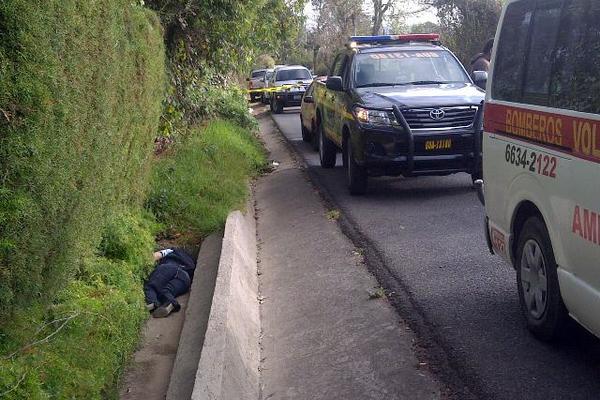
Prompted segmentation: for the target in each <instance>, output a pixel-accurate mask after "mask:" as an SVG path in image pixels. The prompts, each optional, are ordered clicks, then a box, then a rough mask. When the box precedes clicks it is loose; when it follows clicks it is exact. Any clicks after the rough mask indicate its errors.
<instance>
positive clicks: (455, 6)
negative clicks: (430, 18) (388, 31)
mask: <svg viewBox="0 0 600 400" xmlns="http://www.w3.org/2000/svg"><path fill="white" fill-rule="evenodd" d="M423 3H424V4H426V5H430V6H432V7H435V8H436V10H437V16H438V18H439V20H440V26H441V29H442V34H443V39H444V42H445V43H446V44H447V45H448V46H449V47H450V48H452V50H454V52H455V53H456V54H457V56H458V57H459V58H460V59H461V61H463V63H465V64H468V63H469V61H470V59H471V57H472V56H473V55H474V54H476V53H478V52H479V51H481V48H482V46H483V45H484V43H485V42H486V41H487V40H488V39H489V38H491V37H493V36H494V34H495V33H496V27H497V25H498V20H499V18H500V11H501V8H502V3H503V1H502V0H424V1H423Z"/></svg>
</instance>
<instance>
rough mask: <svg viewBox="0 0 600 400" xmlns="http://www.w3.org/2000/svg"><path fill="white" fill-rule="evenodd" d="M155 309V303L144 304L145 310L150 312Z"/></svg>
mask: <svg viewBox="0 0 600 400" xmlns="http://www.w3.org/2000/svg"><path fill="white" fill-rule="evenodd" d="M155 309H156V304H154V303H148V304H146V310H148V311H150V312H152V311H154V310H155Z"/></svg>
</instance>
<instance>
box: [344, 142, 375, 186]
mask: <svg viewBox="0 0 600 400" xmlns="http://www.w3.org/2000/svg"><path fill="white" fill-rule="evenodd" d="M344 147H345V148H344V149H343V150H344V152H345V157H344V160H345V161H346V162H345V164H346V180H347V182H348V190H349V191H350V194H351V195H352V196H360V195H363V194H365V193H367V187H368V180H369V177H368V175H367V169H366V168H365V167H364V166H362V165H358V164H357V163H356V160H355V159H354V154H353V152H352V143H351V141H350V139H347V140H346V142H345V143H344Z"/></svg>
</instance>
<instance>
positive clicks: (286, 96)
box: [272, 90, 305, 107]
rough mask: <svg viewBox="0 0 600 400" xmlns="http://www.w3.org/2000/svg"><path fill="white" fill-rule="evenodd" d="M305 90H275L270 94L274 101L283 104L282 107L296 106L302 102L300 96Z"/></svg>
mask: <svg viewBox="0 0 600 400" xmlns="http://www.w3.org/2000/svg"><path fill="white" fill-rule="evenodd" d="M304 92H305V90H296V91H285V92H275V93H274V94H273V95H272V96H273V98H274V99H275V101H278V102H280V103H282V104H283V106H284V107H297V106H299V105H301V104H302V97H303V96H304Z"/></svg>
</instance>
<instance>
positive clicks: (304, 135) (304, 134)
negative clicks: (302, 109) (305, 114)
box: [300, 114, 312, 143]
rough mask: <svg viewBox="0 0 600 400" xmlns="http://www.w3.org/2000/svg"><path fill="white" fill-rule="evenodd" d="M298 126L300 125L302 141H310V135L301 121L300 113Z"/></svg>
mask: <svg viewBox="0 0 600 400" xmlns="http://www.w3.org/2000/svg"><path fill="white" fill-rule="evenodd" d="M300 126H301V127H302V141H303V142H307V143H308V142H310V141H311V139H312V135H311V134H310V131H309V130H308V129H307V128H306V127H305V126H304V123H303V122H302V114H300Z"/></svg>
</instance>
